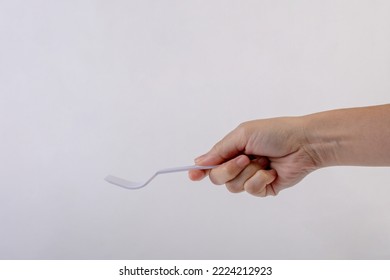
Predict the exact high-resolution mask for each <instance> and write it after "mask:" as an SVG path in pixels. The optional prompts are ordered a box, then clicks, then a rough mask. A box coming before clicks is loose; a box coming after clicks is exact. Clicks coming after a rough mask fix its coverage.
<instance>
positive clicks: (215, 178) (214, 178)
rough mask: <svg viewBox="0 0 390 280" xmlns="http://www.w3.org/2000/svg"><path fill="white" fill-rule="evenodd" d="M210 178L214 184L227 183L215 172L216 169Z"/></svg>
mask: <svg viewBox="0 0 390 280" xmlns="http://www.w3.org/2000/svg"><path fill="white" fill-rule="evenodd" d="M209 179H210V181H211V183H213V184H214V185H223V184H224V183H225V182H224V181H223V180H222V178H221V177H220V176H218V175H216V174H215V171H214V170H212V171H211V172H210V174H209Z"/></svg>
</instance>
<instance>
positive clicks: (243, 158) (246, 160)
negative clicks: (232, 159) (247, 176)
mask: <svg viewBox="0 0 390 280" xmlns="http://www.w3.org/2000/svg"><path fill="white" fill-rule="evenodd" d="M249 161H250V160H249V158H248V157H247V156H239V157H238V159H237V165H238V166H239V167H241V168H243V167H245V166H247V165H248V164H249Z"/></svg>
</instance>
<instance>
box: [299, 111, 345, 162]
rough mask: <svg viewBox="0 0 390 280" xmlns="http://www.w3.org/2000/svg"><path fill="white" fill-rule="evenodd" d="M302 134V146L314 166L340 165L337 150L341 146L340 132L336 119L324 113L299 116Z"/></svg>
mask: <svg viewBox="0 0 390 280" xmlns="http://www.w3.org/2000/svg"><path fill="white" fill-rule="evenodd" d="M301 122H302V131H303V135H304V141H303V148H304V149H305V151H306V152H307V153H308V155H309V156H310V157H311V159H312V160H313V164H314V165H315V167H316V168H317V169H318V168H322V167H328V166H335V165H340V162H339V161H340V160H339V158H338V152H337V151H339V150H340V149H341V146H342V143H343V141H342V133H339V130H338V129H337V120H335V122H333V121H332V120H329V119H328V118H327V116H326V114H325V113H317V114H312V115H306V116H302V117H301Z"/></svg>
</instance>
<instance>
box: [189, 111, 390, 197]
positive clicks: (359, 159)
mask: <svg viewBox="0 0 390 280" xmlns="http://www.w3.org/2000/svg"><path fill="white" fill-rule="evenodd" d="M195 163H196V164H199V165H217V164H221V166H219V167H217V168H214V169H212V170H209V171H201V170H192V171H190V172H189V177H190V179H191V180H201V179H203V178H204V177H206V176H209V177H210V180H211V182H213V183H214V184H216V185H223V184H225V185H226V187H227V189H228V190H229V191H231V192H234V193H237V192H242V191H246V192H248V193H250V194H252V195H255V196H260V197H264V196H268V195H276V194H278V193H279V192H280V191H281V190H283V189H285V188H288V187H291V186H293V185H295V184H297V183H298V182H299V181H301V180H302V179H303V178H304V177H305V176H306V175H308V174H309V173H311V172H313V171H315V170H317V169H319V168H322V167H327V166H340V165H355V166H390V104H387V105H381V106H371V107H362V108H351V109H340V110H333V111H326V112H321V113H316V114H311V115H306V116H301V117H283V118H273V119H264V120H254V121H249V122H245V123H242V124H241V125H239V126H238V127H237V128H236V129H234V130H233V131H232V132H230V133H229V134H228V135H226V136H225V137H224V138H223V139H222V140H221V141H219V142H218V143H217V144H215V145H214V147H213V148H212V149H211V150H210V151H209V152H208V153H206V154H204V155H203V156H201V157H198V158H197V159H196V160H195Z"/></svg>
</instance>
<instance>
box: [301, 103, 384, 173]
mask: <svg viewBox="0 0 390 280" xmlns="http://www.w3.org/2000/svg"><path fill="white" fill-rule="evenodd" d="M302 120H303V126H304V131H305V137H306V142H307V146H306V147H305V148H306V149H307V150H308V152H309V153H310V154H311V155H312V157H313V160H314V161H315V162H316V163H317V164H318V166H319V167H324V166H334V165H361V166H390V104H388V105H381V106H372V107H363V108H352V109H341V110H334V111H327V112H322V113H317V114H312V115H307V116H304V117H303V118H302Z"/></svg>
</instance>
